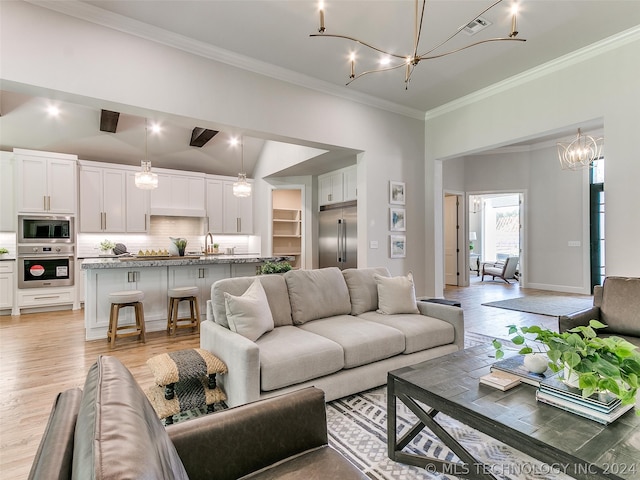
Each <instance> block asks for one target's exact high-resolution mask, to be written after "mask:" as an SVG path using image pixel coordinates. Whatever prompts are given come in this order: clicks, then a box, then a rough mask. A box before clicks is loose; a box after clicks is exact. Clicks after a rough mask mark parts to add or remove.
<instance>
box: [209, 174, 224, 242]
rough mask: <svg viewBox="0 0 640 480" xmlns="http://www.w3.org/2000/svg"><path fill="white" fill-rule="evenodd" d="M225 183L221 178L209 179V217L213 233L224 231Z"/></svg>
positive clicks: (210, 229) (210, 228)
mask: <svg viewBox="0 0 640 480" xmlns="http://www.w3.org/2000/svg"><path fill="white" fill-rule="evenodd" d="M223 184H224V181H223V180H221V179H211V178H209V179H207V218H208V219H209V229H208V231H209V232H211V233H224V223H223V222H224V214H223V208H222V205H223V198H224V188H223Z"/></svg>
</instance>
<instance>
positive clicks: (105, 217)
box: [102, 212, 107, 230]
mask: <svg viewBox="0 0 640 480" xmlns="http://www.w3.org/2000/svg"><path fill="white" fill-rule="evenodd" d="M102 215H104V227H102V228H104V229H105V230H106V229H107V212H102Z"/></svg>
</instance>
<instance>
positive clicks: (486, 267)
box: [482, 257, 520, 283]
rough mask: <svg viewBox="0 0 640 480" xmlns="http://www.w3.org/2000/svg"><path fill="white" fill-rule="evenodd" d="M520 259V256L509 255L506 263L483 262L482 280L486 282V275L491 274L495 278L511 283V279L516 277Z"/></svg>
mask: <svg viewBox="0 0 640 480" xmlns="http://www.w3.org/2000/svg"><path fill="white" fill-rule="evenodd" d="M519 260H520V257H507V259H506V260H505V261H504V263H502V262H496V263H484V264H482V281H483V282H484V276H485V275H491V278H492V279H493V280H495V278H496V277H498V278H501V279H502V280H504V281H505V282H507V283H511V282H509V279H510V278H516V272H517V269H518V261H519Z"/></svg>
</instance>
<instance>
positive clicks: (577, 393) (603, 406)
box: [540, 375, 620, 413]
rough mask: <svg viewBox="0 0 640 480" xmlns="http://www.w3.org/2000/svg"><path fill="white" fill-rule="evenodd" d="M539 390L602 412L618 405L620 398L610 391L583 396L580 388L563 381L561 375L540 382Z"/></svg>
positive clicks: (611, 409)
mask: <svg viewBox="0 0 640 480" xmlns="http://www.w3.org/2000/svg"><path fill="white" fill-rule="evenodd" d="M540 391H541V392H544V393H545V394H546V395H551V396H553V397H557V398H560V399H562V400H565V401H566V402H572V403H575V404H578V405H583V406H585V407H588V408H592V409H594V410H598V411H601V412H603V413H610V412H612V411H613V410H615V409H616V408H617V407H618V406H619V405H620V399H619V398H618V397H616V396H615V395H613V394H612V393H610V392H602V393H594V394H593V395H591V396H590V397H584V396H583V395H582V390H580V389H579V388H575V387H571V386H569V385H567V384H566V383H564V381H563V379H562V376H561V375H557V376H555V377H551V378H547V379H545V380H543V381H542V382H540Z"/></svg>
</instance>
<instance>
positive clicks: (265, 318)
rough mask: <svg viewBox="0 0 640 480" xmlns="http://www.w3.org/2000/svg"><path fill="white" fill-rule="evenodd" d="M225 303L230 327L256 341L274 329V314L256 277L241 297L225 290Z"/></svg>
mask: <svg viewBox="0 0 640 480" xmlns="http://www.w3.org/2000/svg"><path fill="white" fill-rule="evenodd" d="M224 303H225V309H226V311H227V312H226V313H227V320H228V321H229V328H230V329H231V330H232V331H234V332H236V333H239V334H240V335H242V336H243V337H247V338H248V339H249V340H251V341H253V342H255V341H256V340H257V339H258V338H260V337H261V336H262V335H264V334H265V333H267V332H269V331H271V330H273V316H272V315H271V309H270V308H269V302H268V300H267V294H266V293H265V291H264V288H263V287H262V283H260V280H259V279H257V278H256V279H255V280H254V281H253V283H252V284H251V285H250V286H249V288H247V291H246V292H244V293H243V294H242V295H240V296H239V297H236V296H235V295H231V294H230V293H228V292H224Z"/></svg>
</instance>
